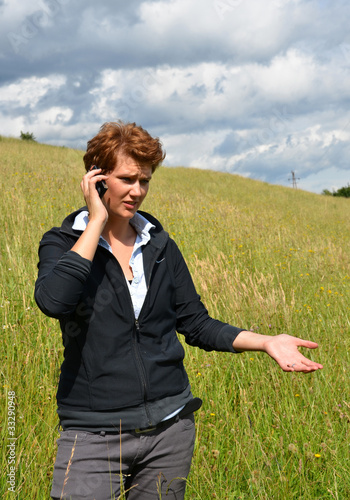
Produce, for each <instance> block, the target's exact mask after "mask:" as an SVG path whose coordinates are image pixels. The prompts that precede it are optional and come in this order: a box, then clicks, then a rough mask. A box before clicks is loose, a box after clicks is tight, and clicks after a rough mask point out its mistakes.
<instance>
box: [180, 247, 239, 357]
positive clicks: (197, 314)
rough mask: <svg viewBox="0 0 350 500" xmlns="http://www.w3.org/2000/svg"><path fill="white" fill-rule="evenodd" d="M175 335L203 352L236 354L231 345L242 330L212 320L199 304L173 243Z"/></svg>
mask: <svg viewBox="0 0 350 500" xmlns="http://www.w3.org/2000/svg"><path fill="white" fill-rule="evenodd" d="M173 246H174V248H173V263H174V272H175V282H176V317H177V327H176V329H177V331H178V332H179V333H181V334H183V335H184V336H185V339H186V343H187V344H189V345H192V346H197V347H200V348H201V349H204V350H206V351H213V350H215V351H221V352H236V351H235V350H234V348H233V347H232V343H233V341H234V340H235V338H236V337H237V335H238V334H239V333H240V332H242V331H243V328H237V327H235V326H232V325H229V324H228V323H223V322H221V321H219V320H216V319H213V318H211V317H210V316H209V314H208V311H207V309H206V308H205V306H204V304H203V303H202V302H201V300H200V296H199V295H198V294H197V292H196V289H195V286H194V284H193V280H192V277H191V275H190V272H189V270H188V267H187V265H186V263H185V260H184V258H183V256H182V254H181V252H180V250H179V249H178V247H177V246H176V244H175V243H174V242H173Z"/></svg>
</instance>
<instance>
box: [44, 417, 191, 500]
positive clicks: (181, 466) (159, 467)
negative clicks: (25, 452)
mask: <svg viewBox="0 0 350 500" xmlns="http://www.w3.org/2000/svg"><path fill="white" fill-rule="evenodd" d="M194 441H195V425H194V417H193V414H190V415H187V416H185V417H183V418H180V419H179V420H178V421H177V422H175V423H172V424H171V425H169V426H165V427H161V428H160V429H157V430H154V431H151V432H148V433H145V434H137V433H135V432H122V433H121V434H108V433H106V434H104V433H100V434H96V433H90V432H82V431H74V430H70V431H62V432H61V436H60V438H59V439H58V440H57V445H58V449H57V457H56V463H55V468H54V474H53V484H52V491H51V497H52V498H53V499H54V500H58V499H61V498H62V499H66V500H68V499H71V500H117V499H118V498H120V499H128V500H136V499H139V500H156V499H159V498H162V499H164V500H165V499H167V500H168V499H171V500H182V499H183V498H184V495H185V488H186V478H187V475H188V473H189V470H190V466H191V460H192V455H193V448H194Z"/></svg>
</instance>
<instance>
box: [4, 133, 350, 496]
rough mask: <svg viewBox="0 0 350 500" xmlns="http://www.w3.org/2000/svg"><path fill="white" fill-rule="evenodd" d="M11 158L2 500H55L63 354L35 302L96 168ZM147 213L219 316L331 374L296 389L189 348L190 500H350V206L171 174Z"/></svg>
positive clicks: (31, 150) (277, 373)
mask: <svg viewBox="0 0 350 500" xmlns="http://www.w3.org/2000/svg"><path fill="white" fill-rule="evenodd" d="M0 152H1V155H0V157H1V176H0V182H1V197H0V206H1V220H2V238H1V242H0V245H1V260H0V272H1V280H0V314H1V323H0V325H1V328H2V336H1V338H2V349H1V369H0V373H1V391H0V396H1V405H0V421H1V435H2V438H3V439H2V447H3V448H2V454H1V471H2V477H1V486H0V495H1V497H2V498H11V499H12V498H16V499H21V500H23V499H25V500H27V499H39V500H40V499H48V498H49V492H50V480H51V477H52V469H53V462H54V457H55V446H56V444H55V440H56V438H57V437H58V433H57V423H58V421H57V417H56V406H55V393H56V386H57V381H58V376H59V368H60V363H61V360H62V347H61V338H60V331H59V327H58V324H57V322H56V321H55V320H52V319H49V318H47V317H45V316H44V315H43V314H42V313H41V312H40V311H39V310H38V308H37V307H36V305H35V302H34V299H33V287H34V282H35V279H36V272H37V270H36V264H37V248H38V244H39V241H40V238H41V236H42V234H43V232H44V231H46V230H48V229H50V228H51V227H52V226H54V225H60V223H61V221H62V219H63V218H64V217H65V216H66V215H67V214H68V213H70V212H71V211H72V210H73V209H76V208H78V207H80V206H82V205H83V200H82V196H81V193H80V188H79V183H80V179H81V176H82V175H83V163H82V153H81V152H79V151H73V150H70V149H67V148H59V147H51V146H46V145H40V144H37V143H30V142H26V141H19V140H15V139H5V138H0ZM143 209H144V210H148V211H150V212H152V213H153V214H154V215H155V216H156V217H157V218H158V219H160V221H161V222H162V223H163V225H164V226H165V228H166V229H167V230H168V231H169V233H170V235H171V236H172V237H173V238H174V239H175V240H176V242H177V243H178V244H179V246H180V248H181V250H182V252H183V254H184V256H185V258H186V260H187V262H188V265H189V267H190V270H191V272H192V274H193V278H194V281H195V283H196V286H197V289H198V291H199V293H200V294H201V296H202V299H203V301H204V302H205V304H206V306H207V308H208V309H209V312H210V313H211V314H212V315H213V316H215V317H217V318H218V319H221V320H223V321H226V322H230V323H232V324H234V325H236V326H240V327H244V328H248V329H252V330H254V331H256V332H260V333H267V334H278V333H282V332H284V333H290V334H295V335H297V336H300V337H303V338H307V339H310V340H314V341H316V342H318V343H319V345H320V347H319V349H318V350H316V351H312V352H308V354H307V355H309V356H310V357H312V359H315V360H317V361H319V362H321V363H323V364H324V369H323V370H322V371H319V372H316V373H314V374H311V375H302V374H295V373H292V374H291V373H289V374H288V373H283V372H282V371H281V370H280V369H279V367H278V366H277V365H276V364H275V363H274V362H273V361H272V360H271V359H270V358H269V357H268V356H266V355H264V354H261V353H243V354H240V355H231V354H227V353H225V354H222V353H207V352H203V351H200V350H199V349H195V348H186V353H187V358H186V360H187V362H186V367H187V370H188V373H189V376H190V379H191V383H192V389H193V392H194V394H195V395H197V396H200V397H201V398H202V399H203V401H204V403H203V406H202V408H201V410H200V411H199V412H198V413H197V415H196V422H197V430H198V435H197V442H196V449H195V455H194V460H193V467H192V472H191V474H190V477H189V479H188V487H187V496H186V498H187V499H197V500H207V499H212V498H218V499H220V500H225V499H229V500H231V499H232V500H233V499H242V500H243V499H244V500H246V499H261V500H262V499H264V500H265V499H276V500H284V499H287V498H288V499H303V500H308V499H310V500H311V499H322V500H323V499H349V498H350V463H349V427H350V381H349V376H348V370H349V357H350V350H349V348H350V337H349V326H350V323H349V316H350V314H349V313H350V304H349V296H350V295H349V284H350V267H349V264H350V228H349V216H350V202H349V200H347V199H343V198H334V197H327V196H321V195H316V194H312V193H307V192H303V191H300V190H295V189H291V188H283V187H279V186H271V185H268V184H265V183H261V182H257V181H253V180H249V179H244V178H241V177H237V176H233V175H229V174H223V173H218V172H211V171H202V170H196V169H185V168H161V169H160V170H159V171H157V172H156V174H155V175H154V179H153V180H152V183H151V189H150V194H149V195H148V198H147V199H146V201H145V204H144V206H143ZM14 394H15V399H14V401H15V411H14V415H13V414H12V413H11V412H12V411H13V405H12V401H13V398H12V396H13V395H14ZM10 417H11V418H10ZM14 419H15V429H14V427H13V424H14ZM13 430H14V436H15V437H16V438H17V439H16V441H14V440H11V439H8V438H9V437H10V438H12V436H11V434H10V432H12V431H13ZM9 443H10V444H11V443H15V445H14V446H12V448H11V447H9V446H8V444H9ZM12 460H13V461H14V464H15V467H16V471H15V483H16V487H15V492H11V491H9V490H8V488H9V487H10V486H11V483H10V482H8V481H10V479H11V466H12V464H11V463H10V462H11V461H12ZM12 474H13V472H12ZM12 477H13V476H12ZM141 500H142V499H141Z"/></svg>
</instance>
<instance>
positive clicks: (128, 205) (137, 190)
mask: <svg viewBox="0 0 350 500" xmlns="http://www.w3.org/2000/svg"><path fill="white" fill-rule="evenodd" d="M106 175H108V179H107V180H106V184H107V186H108V189H107V191H106V193H105V195H104V197H103V201H104V204H105V205H106V208H107V210H108V214H109V217H117V218H122V219H131V218H132V217H133V216H134V214H135V212H136V211H137V210H138V209H139V208H140V206H141V203H142V202H143V200H144V199H145V197H146V194H147V192H148V188H149V182H150V180H151V178H152V167H150V166H146V165H143V164H140V163H138V162H137V160H134V159H133V158H131V157H130V156H126V155H124V154H123V153H119V154H118V164H117V166H116V167H115V168H114V170H113V171H111V172H110V173H107V174H106Z"/></svg>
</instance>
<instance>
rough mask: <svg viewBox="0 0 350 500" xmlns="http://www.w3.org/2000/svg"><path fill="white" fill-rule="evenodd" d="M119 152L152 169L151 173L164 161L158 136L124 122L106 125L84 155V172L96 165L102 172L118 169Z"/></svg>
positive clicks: (92, 140)
mask: <svg viewBox="0 0 350 500" xmlns="http://www.w3.org/2000/svg"><path fill="white" fill-rule="evenodd" d="M118 153H123V154H125V155H127V156H131V157H132V158H133V159H134V160H136V161H138V162H140V163H141V164H144V165H149V166H151V167H152V172H154V171H155V169H156V168H157V167H158V166H159V165H160V164H161V162H162V161H163V160H164V158H165V151H164V150H163V147H162V144H161V142H160V140H159V139H158V137H156V138H153V137H151V135H150V134H149V133H148V132H147V131H146V130H145V129H143V128H142V127H140V126H139V125H136V123H124V122H122V121H117V122H108V123H104V124H103V125H102V127H101V128H100V131H99V133H98V134H97V135H95V137H93V138H92V139H91V140H90V141H88V143H87V148H86V153H85V155H84V158H83V159H84V164H85V169H86V170H87V171H89V170H90V169H91V167H92V166H94V165H96V166H97V167H98V168H101V169H102V172H103V173H105V172H111V171H112V170H114V168H115V167H116V166H117V163H118Z"/></svg>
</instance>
